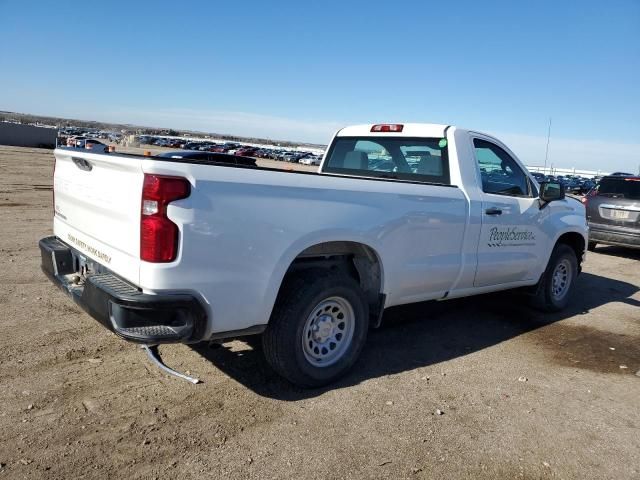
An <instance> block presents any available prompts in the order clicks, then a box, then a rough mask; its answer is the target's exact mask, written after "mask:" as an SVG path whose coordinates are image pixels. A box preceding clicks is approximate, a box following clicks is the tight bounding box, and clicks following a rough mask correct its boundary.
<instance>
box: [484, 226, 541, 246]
mask: <svg viewBox="0 0 640 480" xmlns="http://www.w3.org/2000/svg"><path fill="white" fill-rule="evenodd" d="M535 239H536V236H535V235H534V234H533V232H530V231H529V230H519V229H518V227H511V228H498V227H493V228H492V229H491V230H489V242H488V243H487V245H489V247H531V246H534V245H535V244H536V243H535Z"/></svg>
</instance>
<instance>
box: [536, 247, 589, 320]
mask: <svg viewBox="0 0 640 480" xmlns="http://www.w3.org/2000/svg"><path fill="white" fill-rule="evenodd" d="M577 275H578V260H577V258H576V254H575V252H574V251H573V249H572V248H571V247H569V246H568V245H565V244H562V243H560V244H558V245H556V246H555V248H554V249H553V252H552V253H551V258H550V259H549V264H548V265H547V269H546V270H545V272H544V273H543V274H542V277H541V278H540V283H539V284H538V288H537V293H536V296H535V297H534V301H533V305H534V306H535V307H536V308H538V309H540V310H542V311H545V312H558V311H560V310H562V309H563V308H565V307H566V306H567V304H568V303H569V298H570V296H571V292H572V291H573V285H574V283H575V279H576V277H577Z"/></svg>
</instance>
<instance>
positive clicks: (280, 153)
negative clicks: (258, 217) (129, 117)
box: [139, 136, 322, 165]
mask: <svg viewBox="0 0 640 480" xmlns="http://www.w3.org/2000/svg"><path fill="white" fill-rule="evenodd" d="M139 140H140V143H141V144H146V145H154V146H158V147H165V148H180V149H182V150H189V151H193V152H196V151H200V152H213V153H225V154H229V155H238V156H243V157H254V158H266V159H272V160H280V161H284V162H293V163H302V164H304V165H320V160H321V158H322V156H321V155H318V154H316V153H313V152H308V151H298V150H286V149H281V148H270V147H257V146H252V145H245V144H241V143H236V142H223V143H218V142H211V141H188V140H184V139H179V138H155V137H147V136H141V137H140V138H139Z"/></svg>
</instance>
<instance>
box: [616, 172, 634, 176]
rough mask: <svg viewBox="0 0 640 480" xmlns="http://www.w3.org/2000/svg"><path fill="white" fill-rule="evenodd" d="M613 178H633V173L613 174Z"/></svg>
mask: <svg viewBox="0 0 640 480" xmlns="http://www.w3.org/2000/svg"><path fill="white" fill-rule="evenodd" d="M611 176H612V177H632V176H633V173H626V172H613V173H612V174H611Z"/></svg>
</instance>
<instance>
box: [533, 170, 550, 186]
mask: <svg viewBox="0 0 640 480" xmlns="http://www.w3.org/2000/svg"><path fill="white" fill-rule="evenodd" d="M531 175H532V176H533V178H535V179H536V181H537V182H538V183H540V182H544V181H545V179H546V178H547V176H546V175H545V174H544V173H540V172H531Z"/></svg>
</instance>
